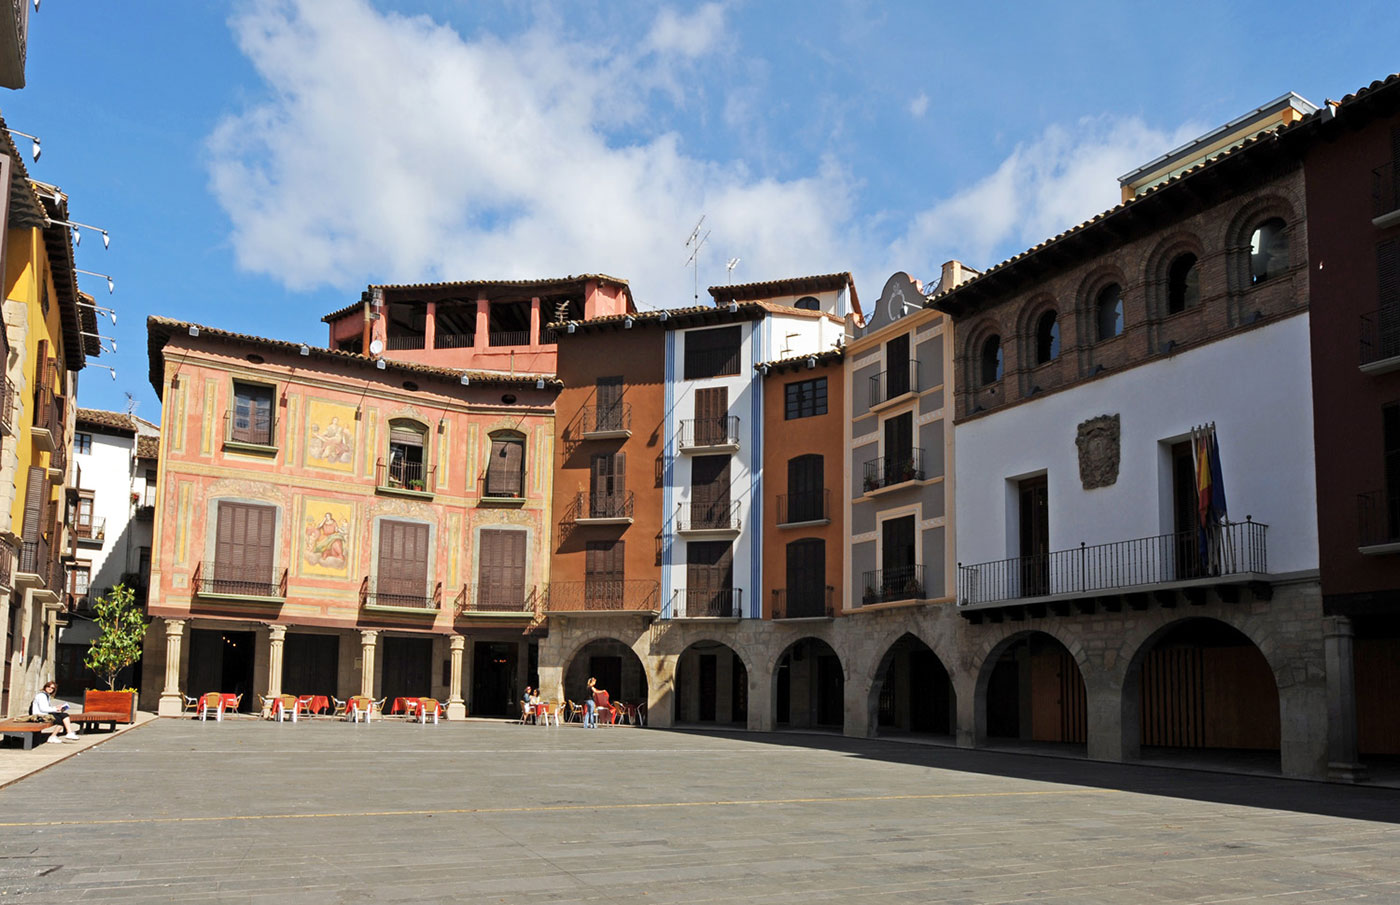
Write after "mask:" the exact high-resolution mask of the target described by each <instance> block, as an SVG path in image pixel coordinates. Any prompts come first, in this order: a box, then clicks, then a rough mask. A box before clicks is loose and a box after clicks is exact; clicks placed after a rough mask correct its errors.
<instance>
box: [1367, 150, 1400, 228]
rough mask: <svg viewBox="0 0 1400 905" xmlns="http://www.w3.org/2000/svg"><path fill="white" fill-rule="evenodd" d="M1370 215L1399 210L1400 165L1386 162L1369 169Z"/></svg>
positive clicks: (1382, 214)
mask: <svg viewBox="0 0 1400 905" xmlns="http://www.w3.org/2000/svg"><path fill="white" fill-rule="evenodd" d="M1371 200H1372V202H1373V205H1372V210H1373V211H1374V213H1372V214H1371V216H1372V217H1384V216H1385V215H1386V214H1389V213H1391V212H1393V211H1397V210H1400V167H1396V166H1395V164H1394V163H1393V162H1392V163H1386V164H1382V165H1381V166H1378V167H1376V168H1375V169H1374V170H1372V171H1371Z"/></svg>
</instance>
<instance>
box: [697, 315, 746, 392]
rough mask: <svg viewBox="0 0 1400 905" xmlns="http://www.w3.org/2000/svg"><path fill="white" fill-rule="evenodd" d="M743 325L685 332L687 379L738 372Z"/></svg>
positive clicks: (699, 378)
mask: <svg viewBox="0 0 1400 905" xmlns="http://www.w3.org/2000/svg"><path fill="white" fill-rule="evenodd" d="M742 339H743V328H742V327H739V326H733V327H720V328H719V329H717V330H691V331H689V332H687V333H686V334H685V379H686V380H703V379H705V378H708V377H731V376H734V375H736V374H738V373H739V346H740V344H741V342H742Z"/></svg>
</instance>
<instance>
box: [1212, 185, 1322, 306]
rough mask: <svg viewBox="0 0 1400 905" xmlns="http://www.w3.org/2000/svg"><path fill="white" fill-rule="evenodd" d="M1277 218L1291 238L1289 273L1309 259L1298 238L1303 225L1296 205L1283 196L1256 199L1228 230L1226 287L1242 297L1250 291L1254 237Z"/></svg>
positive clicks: (1242, 207)
mask: <svg viewBox="0 0 1400 905" xmlns="http://www.w3.org/2000/svg"><path fill="white" fill-rule="evenodd" d="M1274 217H1277V218H1279V219H1281V220H1283V222H1284V227H1285V229H1284V236H1285V237H1286V238H1287V239H1288V271H1289V272H1291V271H1293V270H1294V269H1295V268H1297V267H1298V266H1300V265H1301V264H1302V262H1303V261H1304V259H1305V258H1306V256H1307V248H1306V247H1304V246H1305V244H1306V243H1305V242H1302V241H1299V237H1298V236H1297V233H1298V231H1299V227H1301V226H1302V222H1301V221H1300V219H1299V217H1298V212H1297V208H1296V206H1295V205H1294V203H1293V202H1292V201H1290V200H1289V199H1288V198H1286V197H1284V196H1283V195H1279V194H1269V195H1263V196H1261V197H1258V198H1252V199H1250V200H1249V201H1247V202H1245V203H1244V204H1241V205H1240V208H1239V210H1237V211H1236V212H1235V213H1234V215H1233V216H1232V217H1231V218H1230V222H1229V225H1228V226H1227V227H1226V230H1225V253H1226V288H1227V289H1228V290H1229V291H1230V292H1231V293H1236V294H1238V293H1241V292H1244V291H1245V290H1246V289H1249V288H1250V286H1251V282H1250V273H1249V263H1250V261H1249V258H1250V242H1249V240H1250V237H1251V235H1252V234H1253V232H1254V228H1255V227H1256V226H1258V225H1259V224H1260V223H1263V222H1265V221H1266V220H1270V219H1272V218H1274Z"/></svg>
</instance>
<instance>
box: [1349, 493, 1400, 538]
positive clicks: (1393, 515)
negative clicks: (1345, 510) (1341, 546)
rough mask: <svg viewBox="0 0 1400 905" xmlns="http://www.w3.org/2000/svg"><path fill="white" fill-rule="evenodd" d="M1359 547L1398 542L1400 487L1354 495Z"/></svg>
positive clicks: (1399, 531)
mask: <svg viewBox="0 0 1400 905" xmlns="http://www.w3.org/2000/svg"><path fill="white" fill-rule="evenodd" d="M1356 514H1357V520H1358V522H1359V524H1358V528H1359V531H1358V537H1359V543H1358V544H1357V546H1359V547H1377V546H1381V545H1384V544H1400V488H1397V489H1396V490H1395V491H1393V492H1391V493H1386V492H1385V491H1383V490H1372V491H1370V492H1369V493H1362V494H1358V495H1357V497H1356Z"/></svg>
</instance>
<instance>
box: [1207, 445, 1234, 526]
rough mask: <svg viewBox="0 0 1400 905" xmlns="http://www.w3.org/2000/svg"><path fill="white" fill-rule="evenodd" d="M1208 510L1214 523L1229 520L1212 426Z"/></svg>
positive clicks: (1218, 447) (1223, 480)
mask: <svg viewBox="0 0 1400 905" xmlns="http://www.w3.org/2000/svg"><path fill="white" fill-rule="evenodd" d="M1210 510H1211V512H1210V514H1211V518H1212V520H1214V521H1217V522H1219V521H1226V520H1228V519H1229V514H1228V512H1227V511H1226V509H1225V475H1224V474H1223V473H1222V470H1221V467H1220V441H1219V440H1218V439H1217V438H1216V436H1215V427H1214V426H1212V427H1211V429H1210Z"/></svg>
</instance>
